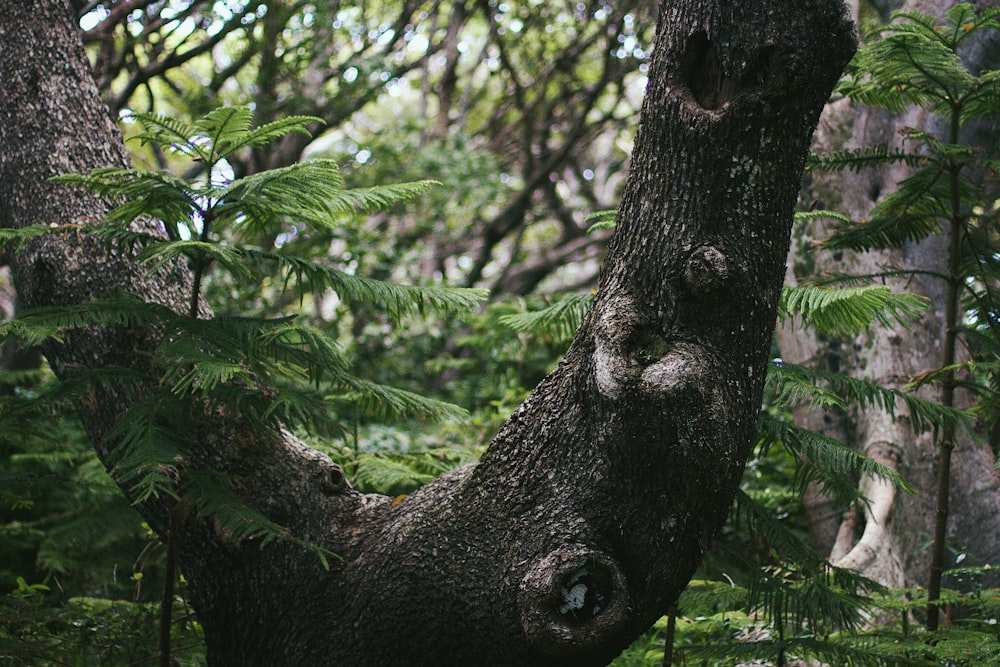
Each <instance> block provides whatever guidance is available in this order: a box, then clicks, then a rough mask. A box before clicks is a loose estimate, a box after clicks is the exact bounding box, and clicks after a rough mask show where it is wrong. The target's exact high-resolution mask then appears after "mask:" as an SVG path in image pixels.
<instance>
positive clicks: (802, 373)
mask: <svg viewBox="0 0 1000 667" xmlns="http://www.w3.org/2000/svg"><path fill="white" fill-rule="evenodd" d="M768 375H769V377H768V382H770V383H773V386H775V387H777V389H776V393H777V394H778V395H779V396H781V397H782V399H783V400H786V399H787V400H789V401H791V400H794V399H796V398H800V397H801V398H804V399H809V398H810V394H809V391H808V389H807V388H806V387H805V384H806V383H807V382H811V383H813V384H816V385H817V386H818V385H819V384H821V383H822V384H823V386H824V388H819V387H817V390H818V391H819V396H820V397H821V399H822V400H828V399H826V396H827V394H826V392H827V391H830V392H832V393H833V394H835V395H836V396H838V397H839V398H840V400H841V401H843V402H846V403H857V404H859V405H860V406H862V407H868V406H871V407H877V408H880V409H882V410H885V411H886V412H887V413H888V414H889V415H890V416H894V415H895V414H896V405H897V401H901V402H902V403H903V404H904V405H905V406H906V408H907V411H908V412H909V417H910V421H911V423H912V425H913V429H914V431H915V432H918V433H919V432H922V431H927V430H931V431H934V432H935V433H936V432H937V431H938V429H940V428H942V427H944V426H945V425H950V426H951V427H955V428H958V427H959V426H961V425H963V424H964V423H966V421H967V420H968V414H967V413H966V412H965V411H963V410H957V409H954V408H947V407H945V406H942V405H940V404H938V403H936V402H934V401H930V400H927V399H924V398H920V397H919V396H915V395H914V394H911V393H909V392H906V391H900V390H898V389H889V388H886V387H882V386H880V385H878V384H876V383H874V382H872V381H870V380H865V379H859V378H852V377H850V376H847V375H844V374H842V373H835V372H833V371H828V370H824V369H820V368H810V367H808V366H799V365H796V364H782V365H780V366H772V367H770V368H769V369H768ZM785 382H792V383H793V384H794V386H795V390H794V391H795V392H801V393H792V392H790V391H786V390H783V389H781V387H780V385H781V383H785Z"/></svg>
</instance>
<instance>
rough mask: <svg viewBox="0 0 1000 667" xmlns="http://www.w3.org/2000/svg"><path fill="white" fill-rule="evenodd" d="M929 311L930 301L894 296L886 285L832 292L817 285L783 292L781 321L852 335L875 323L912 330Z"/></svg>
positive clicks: (907, 295)
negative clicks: (795, 320) (912, 323)
mask: <svg viewBox="0 0 1000 667" xmlns="http://www.w3.org/2000/svg"><path fill="white" fill-rule="evenodd" d="M929 309H930V302H929V300H928V299H927V298H926V297H924V296H921V295H918V294H907V293H898V292H893V291H892V290H891V289H890V288H889V287H886V286H885V285H868V286H863V287H843V288H839V289H831V288H829V287H823V286H817V285H802V286H798V287H789V286H786V287H785V288H784V289H783V290H782V292H781V300H780V301H779V303H778V314H779V317H780V318H781V319H792V318H795V317H801V318H802V320H803V322H805V323H806V324H810V325H812V326H815V327H816V329H818V330H819V331H821V332H830V333H836V334H853V333H858V332H861V331H864V330H865V329H867V328H868V327H869V326H871V325H872V323H873V322H878V323H879V324H882V325H884V326H888V327H892V326H895V325H902V326H909V324H910V323H911V322H913V321H914V320H916V319H917V318H918V317H919V316H920V314H921V313H922V312H925V311H927V310H929Z"/></svg>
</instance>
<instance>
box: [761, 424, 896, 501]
mask: <svg viewBox="0 0 1000 667" xmlns="http://www.w3.org/2000/svg"><path fill="white" fill-rule="evenodd" d="M757 431H758V437H759V438H762V439H763V440H765V441H766V442H768V443H770V442H780V443H781V444H782V445H783V446H784V447H785V448H787V449H788V451H789V452H791V453H792V455H793V456H794V457H795V459H796V461H797V462H798V466H797V468H796V478H795V488H796V489H797V490H798V491H800V492H801V491H804V490H805V488H806V486H807V485H808V484H809V483H810V482H817V483H818V484H819V485H820V486H821V488H822V489H823V491H824V492H825V493H827V494H829V495H831V496H833V497H835V498H837V499H838V500H839V501H840V502H841V503H842V504H844V505H847V504H849V503H853V502H858V501H863V500H864V499H863V497H862V496H861V494H860V492H859V491H858V487H857V484H856V483H855V479H856V477H857V476H858V475H866V476H868V477H873V478H878V479H883V480H885V481H887V482H889V483H890V484H892V485H893V486H894V487H895V488H897V489H900V490H902V491H905V492H910V491H912V489H911V487H910V486H909V484H908V483H907V482H906V480H905V479H903V477H902V476H901V475H900V474H899V473H898V472H896V471H895V470H893V469H891V468H889V467H887V466H885V465H883V464H881V463H879V462H877V461H875V460H873V459H871V458H870V457H868V456H865V455H864V454H863V453H861V452H859V451H857V450H856V449H854V448H852V447H849V446H847V445H845V444H844V443H843V442H841V441H839V440H837V439H836V438H832V437H830V436H828V435H825V434H823V433H817V432H816V431H810V430H809V429H805V428H802V427H801V426H797V425H795V424H792V423H789V422H787V421H784V420H781V419H777V418H775V417H774V416H772V415H771V414H769V413H767V412H762V413H761V415H760V417H759V419H758V422H757Z"/></svg>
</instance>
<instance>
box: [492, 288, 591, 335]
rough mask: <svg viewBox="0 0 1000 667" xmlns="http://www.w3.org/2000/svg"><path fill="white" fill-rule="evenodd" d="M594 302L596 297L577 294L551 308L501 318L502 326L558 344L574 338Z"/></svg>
mask: <svg viewBox="0 0 1000 667" xmlns="http://www.w3.org/2000/svg"><path fill="white" fill-rule="evenodd" d="M593 302H594V295H593V294H592V293H590V292H588V293H586V294H576V295H573V296H568V297H566V298H564V299H560V300H559V301H557V302H555V303H554V304H552V305H551V306H549V307H547V308H543V309H541V310H536V311H533V312H528V313H516V314H513V315H503V316H501V317H500V324H503V325H505V326H508V327H510V328H512V329H514V330H515V331H519V332H521V333H527V334H533V335H543V336H549V337H551V338H552V339H553V340H555V341H557V342H561V341H567V340H570V339H571V338H573V335H574V334H575V333H576V330H577V329H579V328H580V322H582V321H583V317H584V315H586V314H587V311H588V310H589V309H590V306H591V304H593Z"/></svg>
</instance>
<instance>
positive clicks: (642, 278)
mask: <svg viewBox="0 0 1000 667" xmlns="http://www.w3.org/2000/svg"><path fill="white" fill-rule="evenodd" d="M4 7H5V9H6V12H5V15H4V18H3V22H2V23H0V177H2V185H0V188H2V189H0V202H2V209H0V211H2V212H0V216H2V218H0V223H2V224H3V225H5V226H20V225H25V224H30V223H47V224H48V223H84V222H86V221H88V220H93V219H95V218H98V217H100V215H101V214H102V213H103V212H104V210H105V209H104V205H103V204H102V203H101V202H99V201H96V200H94V199H90V198H87V197H83V196H81V195H79V194H75V193H70V192H68V191H66V189H64V188H62V187H56V186H53V185H51V184H49V183H47V182H46V180H45V179H46V178H48V177H49V176H51V175H54V174H57V173H61V172H67V171H86V170H89V169H90V168H92V167H98V166H105V165H108V164H122V163H123V162H124V161H125V158H124V157H123V152H122V149H121V142H120V138H119V136H118V134H117V132H116V131H115V130H114V128H113V127H112V125H111V123H110V121H109V120H108V118H107V113H106V111H105V110H104V108H103V107H102V106H101V104H100V102H99V97H98V95H97V91H96V89H95V87H94V84H93V81H92V80H91V79H90V76H89V75H88V73H87V68H86V60H85V57H84V54H83V50H82V47H81V45H80V43H79V38H78V37H77V36H76V33H75V31H74V30H73V25H72V21H71V15H70V11H69V8H68V6H67V3H66V2H65V0H39V1H38V2H33V3H22V2H17V1H13V0H8V1H7V2H5V3H4ZM658 25H659V30H658V35H657V45H656V49H655V53H654V56H653V60H652V62H651V65H650V69H649V86H648V90H647V95H646V99H645V102H644V105H643V111H642V117H641V120H640V126H639V131H638V135H637V138H636V144H635V154H634V158H633V166H632V173H631V176H630V179H629V181H628V184H627V186H626V191H625V194H624V199H623V203H622V207H621V211H620V215H619V226H618V229H617V231H616V233H615V235H614V237H613V239H612V242H611V247H610V249H609V252H608V259H607V265H606V267H605V270H604V274H603V278H602V281H601V284H600V288H599V291H598V295H597V299H596V302H595V305H594V307H593V309H592V310H591V312H590V314H589V315H588V316H587V318H586V319H585V322H584V324H583V325H582V326H581V328H580V331H579V332H578V334H577V336H576V338H575V340H574V342H573V345H572V347H571V348H570V350H569V351H568V352H567V354H566V356H565V359H564V361H563V362H562V363H561V364H560V366H559V367H558V369H557V370H556V371H555V372H554V373H553V374H552V375H551V376H550V377H548V378H547V379H546V380H544V381H543V382H542V383H541V385H540V386H539V387H538V388H537V389H536V390H535V391H534V392H533V393H532V395H531V396H530V397H529V398H528V399H527V401H526V402H525V403H524V404H523V405H522V406H521V407H520V408H519V409H518V410H517V411H516V412H515V414H514V415H513V416H512V417H511V419H510V421H509V422H508V423H507V424H506V426H505V427H504V428H503V429H502V431H501V432H500V433H499V435H498V436H497V438H496V439H495V441H494V442H493V443H492V444H491V446H490V448H489V450H488V451H487V453H486V454H485V455H484V456H483V458H482V461H481V462H480V463H479V464H478V465H476V466H474V467H470V468H466V469H463V470H460V471H457V472H455V473H452V474H449V475H446V476H444V477H442V478H440V479H438V480H436V481H435V482H433V483H431V484H428V485H427V486H425V487H423V488H422V489H420V490H419V491H417V492H416V493H414V494H412V495H410V496H409V497H407V498H406V499H405V500H404V501H403V502H401V503H398V504H395V505H394V504H393V503H392V502H391V500H390V499H389V498H385V497H380V496H365V495H361V494H359V493H357V492H356V491H355V490H353V489H352V488H351V487H350V486H349V484H347V482H346V480H345V479H344V476H343V473H342V471H341V470H340V469H339V468H337V467H336V466H335V465H334V464H333V463H332V462H330V461H329V460H328V459H326V458H325V457H323V456H321V455H320V454H318V453H316V452H314V451H311V450H309V449H307V448H305V447H304V446H303V445H301V443H299V442H298V441H297V440H296V439H295V438H294V437H292V436H291V435H289V434H287V433H286V434H275V435H271V434H266V433H253V432H248V429H247V427H246V426H244V425H242V424H241V423H240V422H239V421H238V419H236V418H235V417H228V418H227V417H220V416H215V417H214V418H213V419H211V420H206V421H205V423H204V424H201V425H200V438H199V440H198V442H196V443H192V444H191V446H190V448H189V449H190V451H191V452H192V454H191V457H190V460H188V461H186V462H183V463H184V465H183V467H179V468H178V471H177V474H178V475H180V476H183V475H184V474H185V472H184V471H185V469H187V470H190V469H199V470H211V471H214V472H218V473H222V474H224V475H226V476H227V478H228V479H230V480H232V481H233V484H234V488H235V489H236V490H237V492H238V493H239V494H240V495H241V497H242V499H243V500H244V501H245V502H246V503H247V504H249V505H250V506H252V507H254V508H255V509H257V510H259V511H261V512H263V513H264V514H265V515H267V516H269V517H270V518H272V519H273V520H275V521H277V522H279V523H281V524H282V525H284V526H286V527H287V528H288V529H289V531H290V532H291V533H292V534H293V535H294V536H296V537H298V538H303V539H307V540H310V541H312V542H314V543H315V544H317V545H319V546H321V547H323V548H326V549H329V550H331V551H333V552H335V553H337V554H338V555H339V556H340V558H339V559H337V560H334V561H332V562H331V566H330V569H329V571H326V570H324V569H323V568H322V567H321V566H320V563H319V562H317V559H316V558H315V557H313V556H310V555H309V554H307V553H306V552H305V551H304V550H303V549H302V548H301V547H297V546H295V545H294V544H292V543H290V542H283V543H277V544H274V543H270V544H267V545H260V544H257V543H255V542H253V541H234V540H232V539H231V538H228V537H227V535H225V534H223V533H221V531H218V530H216V528H215V526H214V525H213V524H212V522H211V520H210V519H208V518H204V517H199V516H190V515H181V516H179V517H178V518H179V519H180V520H179V521H178V528H177V529H178V532H179V538H180V548H181V564H182V567H183V571H184V573H185V575H186V577H187V580H188V582H189V588H188V590H189V593H190V599H191V602H192V604H193V605H194V607H195V609H196V611H197V614H198V618H199V619H200V621H201V622H202V624H203V626H204V630H205V638H206V641H207V644H208V651H209V658H210V660H211V662H212V663H213V664H234V665H235V664H239V665H249V664H283V665H325V664H329V665H333V664H350V665H399V664H429V665H431V664H433V665H441V664H490V665H518V666H525V665H557V664H567V665H599V664H604V663H606V662H607V661H609V660H610V659H611V658H612V657H613V656H615V655H616V654H617V653H618V652H619V651H620V650H621V649H622V648H623V647H624V646H626V645H627V644H628V643H629V642H630V641H631V640H632V639H633V638H635V637H636V636H637V635H638V634H639V633H641V632H642V631H643V630H645V629H646V628H647V627H648V626H649V625H650V624H651V623H652V622H653V621H654V620H655V619H656V618H657V617H658V616H660V615H661V614H663V613H664V612H665V611H666V610H667V609H668V608H669V606H670V605H671V604H672V603H673V602H674V601H675V600H676V598H677V596H678V594H679V593H680V591H681V589H682V588H683V587H684V586H685V584H686V583H687V581H688V579H689V577H690V576H691V574H692V572H693V571H694V569H695V567H696V565H697V564H698V562H699V560H700V559H701V557H702V555H703V553H704V552H705V550H706V549H707V548H708V545H709V542H710V541H711V539H712V536H713V534H714V533H715V531H716V530H717V529H718V527H719V526H720V524H721V523H722V521H723V519H724V517H725V516H726V513H727V511H728V510H729V507H730V503H731V501H732V498H733V494H734V492H735V489H736V487H737V484H738V480H739V478H740V474H741V471H742V468H743V465H744V462H745V460H746V457H747V453H748V449H749V445H750V442H751V438H752V435H753V432H754V423H755V420H756V416H757V411H758V409H759V406H760V397H761V390H762V382H763V378H764V374H765V365H766V361H767V357H768V350H769V347H770V343H771V336H772V333H773V325H774V316H775V307H776V302H777V298H778V294H779V292H780V289H781V284H782V279H783V274H784V262H785V256H786V252H787V249H788V237H789V229H790V222H791V212H792V208H793V205H794V202H795V199H796V193H797V190H798V186H799V179H800V173H801V168H802V164H803V158H804V155H805V152H806V149H807V147H808V144H809V140H810V136H811V134H812V131H813V128H814V126H815V123H816V120H817V118H818V115H819V112H820V110H821V109H822V107H823V103H824V102H825V101H826V98H827V96H828V94H829V91H830V89H831V87H832V85H833V84H834V82H835V81H836V79H837V77H838V76H839V74H840V72H841V69H842V67H843V65H844V64H845V63H846V61H847V59H848V58H849V57H850V55H851V53H852V52H853V48H854V39H853V30H852V26H851V24H850V22H849V20H848V19H847V18H846V15H845V13H844V11H843V6H842V3H841V1H840V0H801V1H799V2H794V3H791V2H787V1H786V0H755V1H749V0H747V1H741V2H731V1H729V0H714V1H712V0H708V1H706V0H677V1H673V2H664V3H663V4H662V7H661V10H660V17H659V24H658ZM170 270H172V271H175V272H176V275H172V276H152V277H148V276H145V275H144V274H142V273H141V272H140V271H139V270H137V269H136V268H135V266H134V265H133V263H132V262H131V261H130V259H129V258H128V257H123V256H121V255H119V254H115V253H111V254H103V253H101V252H99V248H97V247H96V245H94V244H90V243H89V242H88V241H87V237H86V235H84V234H81V235H79V237H78V236H77V235H74V234H69V235H63V236H59V237H48V238H45V239H43V240H39V241H36V242H33V243H31V244H28V245H27V246H25V247H24V248H22V249H21V250H19V251H18V253H17V255H16V258H15V259H14V273H15V277H16V285H17V288H18V290H19V293H20V298H21V300H22V302H23V304H24V305H26V306H37V305H44V304H62V303H75V302H79V301H81V300H86V299H89V298H92V297H94V296H96V295H99V294H102V293H106V292H108V291H109V290H112V289H114V288H115V287H116V286H125V287H126V288H128V289H131V290H133V291H136V292H139V293H141V294H143V295H144V296H146V297H147V298H155V299H158V300H161V301H164V302H165V303H167V304H168V305H170V306H172V307H175V308H177V309H178V310H181V309H183V308H184V297H183V295H182V294H180V292H181V290H180V289H178V290H177V292H178V293H174V292H172V291H171V290H168V289H165V288H164V285H165V284H167V283H169V284H170V285H178V286H183V285H184V284H185V282H186V281H187V280H188V277H186V276H185V275H183V271H182V270H181V269H180V268H177V267H174V268H173V269H170ZM154 334H155V332H152V333H150V332H137V331H108V330H104V329H102V330H90V331H87V332H85V333H81V334H79V335H76V336H74V337H72V338H68V339H67V340H66V343H65V345H62V346H58V347H52V348H50V349H48V350H47V354H48V356H49V359H50V362H51V364H52V366H53V368H54V369H56V371H57V372H58V373H60V374H64V375H65V374H72V373H73V372H74V369H75V368H77V367H78V366H80V365H85V366H95V365H98V366H100V365H112V364H114V365H123V364H128V365H131V366H134V367H135V368H136V371H137V373H141V372H143V366H142V354H141V352H142V351H143V349H144V348H148V341H147V337H148V336H150V335H154ZM91 397H92V400H90V401H88V402H86V403H84V404H83V405H82V406H81V407H82V409H83V410H84V411H85V413H86V414H85V417H86V422H87V426H88V430H89V432H90V434H91V437H92V438H93V440H94V442H95V445H96V446H97V448H98V451H99V453H100V454H101V455H102V456H103V457H104V460H105V463H106V464H107V465H108V466H109V467H112V466H113V465H114V461H113V460H112V457H111V452H112V448H111V446H110V444H109V443H107V442H106V440H105V434H106V433H107V430H108V428H109V425H110V423H111V421H112V420H113V419H114V417H115V416H116V414H117V413H118V411H119V410H120V409H121V407H122V405H123V404H125V403H127V401H129V400H131V399H132V396H130V395H128V394H126V392H125V391H124V389H123V388H121V387H116V386H106V387H100V388H95V390H94V392H93V393H92V394H91ZM140 510H141V511H142V512H143V513H144V515H145V516H146V518H147V519H148V520H149V521H150V523H151V524H152V525H153V526H154V527H155V528H156V530H157V531H158V532H159V533H160V534H161V535H164V534H165V533H166V532H167V530H168V526H169V525H170V524H169V522H168V520H167V513H168V507H167V505H166V504H165V503H156V502H151V503H147V504H143V505H142V506H141V507H140ZM571 592H572V594H571ZM582 592H585V593H586V595H583V596H578V594H579V593H582Z"/></svg>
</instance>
